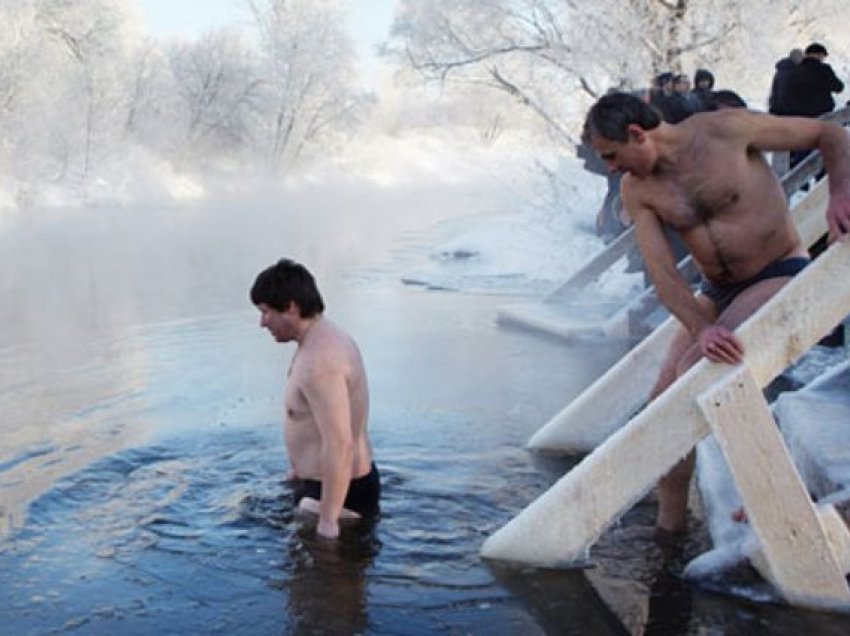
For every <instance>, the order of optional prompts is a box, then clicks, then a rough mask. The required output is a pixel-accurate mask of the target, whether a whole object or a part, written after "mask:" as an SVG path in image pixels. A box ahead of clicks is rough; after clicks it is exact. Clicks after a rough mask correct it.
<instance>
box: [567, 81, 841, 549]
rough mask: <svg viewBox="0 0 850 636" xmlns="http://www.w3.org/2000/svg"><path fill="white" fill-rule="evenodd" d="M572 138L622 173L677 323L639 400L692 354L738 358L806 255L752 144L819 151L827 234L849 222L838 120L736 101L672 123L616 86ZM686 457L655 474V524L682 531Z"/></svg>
mask: <svg viewBox="0 0 850 636" xmlns="http://www.w3.org/2000/svg"><path fill="white" fill-rule="evenodd" d="M584 137H585V139H586V141H588V142H589V143H590V144H592V146H593V147H594V149H595V150H596V152H597V153H598V154H599V156H600V157H601V158H602V159H603V160H604V161H606V162H607V164H608V166H609V168H610V169H611V170H617V171H620V172H624V173H627V174H626V176H625V177H624V178H623V181H622V199H623V203H624V204H625V207H626V209H627V211H628V213H629V215H630V216H631V218H632V220H633V221H634V225H635V232H636V236H637V240H638V244H639V246H640V249H641V252H642V253H643V256H644V259H645V261H646V264H647V267H648V270H649V274H650V277H651V279H652V281H653V283H654V284H655V287H656V289H657V291H658V296H659V298H660V299H661V301H662V302H663V303H664V305H665V306H666V307H667V308H668V309H669V310H670V312H671V313H672V314H673V315H674V316H675V317H676V318H677V319H678V320H679V322H680V330H679V332H678V333H677V335H676V336H675V337H674V339H673V342H672V344H671V345H670V350H669V352H668V354H667V357H666V359H665V361H664V363H663V365H662V369H661V372H660V374H659V377H658V380H657V382H656V385H655V386H654V387H653V389H652V391H651V393H650V400H651V399H653V398H655V397H656V396H658V395H659V394H660V393H662V392H663V391H664V390H665V389H666V388H667V387H668V386H670V385H671V384H672V383H673V382H674V381H675V380H676V378H677V377H679V376H680V375H681V374H682V373H684V372H685V371H686V370H687V369H688V368H690V367H691V366H693V365H694V364H695V363H696V362H697V361H698V360H699V359H700V358H701V357H703V356H704V357H706V358H708V359H709V360H711V361H713V362H721V363H727V364H736V363H738V362H740V361H741V360H742V358H743V356H744V353H745V352H744V350H743V346H742V344H741V342H740V340H739V339H738V338H737V337H736V336H735V334H734V332H733V330H734V329H735V328H736V327H738V326H739V325H740V324H741V323H742V322H743V321H744V320H745V319H746V318H748V317H749V316H750V315H752V314H753V313H754V312H755V311H756V310H757V309H758V308H759V307H761V306H762V305H763V304H764V303H765V302H767V300H769V299H770V298H771V297H772V296H773V295H774V294H775V293H776V292H777V291H779V289H780V288H781V287H782V286H783V285H785V284H786V283H787V282H788V281H789V280H790V278H791V277H792V276H794V275H795V274H796V273H798V272H799V271H800V270H801V269H802V268H803V267H805V265H806V263H807V262H808V257H807V252H806V248H805V246H804V245H802V243H801V240H800V237H799V235H798V234H797V231H796V228H795V227H794V224H793V222H792V220H791V217H790V215H789V210H788V204H787V202H786V199H785V195H784V193H783V190H782V187H781V186H780V184H779V181H778V179H777V178H776V175H775V174H774V173H773V171H772V170H771V168H770V166H769V165H768V164H767V162H766V161H765V159H764V156H763V155H762V151H779V150H789V149H798V148H817V149H818V150H820V152H821V154H822V155H823V160H824V165H825V167H826V169H827V171H828V173H829V192H830V197H829V206H828V208H827V222H828V225H829V234H830V239H836V238H841V237H844V236H845V235H846V234H847V233H848V231H850V141H848V137H847V133H846V132H845V131H844V130H843V129H842V128H841V127H839V126H835V125H832V124H827V123H824V122H822V121H819V120H814V119H806V118H788V117H786V118H780V117H773V116H770V115H761V114H756V113H752V112H749V111H745V110H743V109H732V110H724V111H719V112H714V113H702V114H697V115H694V116H692V117H690V118H689V119H687V120H685V121H684V122H682V123H680V124H677V125H675V126H674V125H670V124H667V123H664V122H662V121H661V119H660V116H659V115H658V113H657V111H655V110H654V109H652V108H651V107H650V106H648V105H647V104H645V103H644V102H642V101H641V100H640V99H637V98H636V97H633V96H631V95H627V94H624V93H616V94H613V95H607V96H605V97H603V98H602V99H600V100H599V101H598V102H597V103H596V104H595V105H594V106H593V107H592V108H591V109H590V111H589V113H588V115H587V119H586V121H585V128H584ZM662 223H667V224H668V225H670V226H672V227H673V228H674V229H675V230H677V231H678V232H679V234H680V236H681V237H682V240H683V241H684V242H685V244H686V245H687V246H688V249H689V250H690V251H691V254H692V255H693V258H694V261H695V262H696V263H697V265H698V266H699V268H700V270H701V272H702V275H703V278H704V282H703V285H702V288H701V291H702V295H701V296H694V294H693V293H692V292H691V289H690V288H689V287H688V285H687V283H686V281H685V280H684V279H683V278H682V277H681V276H680V275H679V273H678V271H677V269H676V262H675V259H674V257H673V252H672V250H671V248H670V244H669V242H668V239H667V238H666V237H665V234H664V231H663V229H662ZM670 425H671V426H675V425H676V423H675V422H670ZM693 468H694V453H693V451H692V452H691V453H690V454H689V455H688V456H687V457H686V458H684V459H683V460H681V461H680V462H679V463H678V464H677V465H676V466H675V467H674V468H673V469H672V470H671V471H670V473H668V474H667V475H666V476H665V477H664V478H662V480H661V481H660V482H659V484H658V499H659V512H658V520H657V527H658V529H659V530H660V531H662V532H666V533H680V532H684V531H685V529H686V512H687V502H688V486H689V484H690V478H691V475H692V473H693Z"/></svg>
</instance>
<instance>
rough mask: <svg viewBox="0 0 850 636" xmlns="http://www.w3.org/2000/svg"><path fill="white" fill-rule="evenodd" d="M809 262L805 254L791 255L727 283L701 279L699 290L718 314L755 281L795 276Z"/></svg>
mask: <svg viewBox="0 0 850 636" xmlns="http://www.w3.org/2000/svg"><path fill="white" fill-rule="evenodd" d="M809 262H810V261H809V259H808V258H806V257H805V256H792V257H791V258H786V259H784V260H781V261H775V262H773V263H771V264H770V265H768V266H767V267H765V268H764V269H763V270H761V271H760V272H759V273H758V274H756V275H755V276H751V277H750V278H747V279H746V280H742V281H741V282H738V283H730V284H728V285H713V284H711V283H710V282H709V281H707V280H705V279H703V281H702V284H701V285H700V291H701V292H702V293H703V294H705V295H706V296H708V297H709V298H711V300H712V301H714V306H715V307H717V313H718V314H720V313H723V311H724V310H725V309H726V308H727V307H728V306H729V305H730V304H732V301H733V300H735V298H736V297H737V296H738V294H740V293H741V292H742V291H744V290H745V289H747V288H748V287H752V286H753V285H755V284H756V283H758V282H761V281H763V280H767V279H769V278H781V277H782V276H796V275H797V274H799V273H800V272H801V271H802V270H803V268H804V267H805V266H806V265H808V264H809Z"/></svg>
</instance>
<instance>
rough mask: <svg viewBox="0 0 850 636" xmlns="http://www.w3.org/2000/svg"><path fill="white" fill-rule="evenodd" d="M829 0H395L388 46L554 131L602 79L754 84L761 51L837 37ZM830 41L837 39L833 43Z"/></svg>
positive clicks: (761, 81)
mask: <svg viewBox="0 0 850 636" xmlns="http://www.w3.org/2000/svg"><path fill="white" fill-rule="evenodd" d="M840 5H841V3H840V2H838V1H837V0H807V1H806V2H802V1H793V0H786V1H785V2H775V1H768V0H751V2H746V3H742V2H738V1H737V0H597V1H596V2H577V1H575V0H477V1H473V2H457V1H456V0H432V1H430V2H419V1H417V0H401V3H400V6H399V10H398V13H397V17H396V20H395V23H394V26H393V40H392V43H391V46H390V47H389V50H390V51H391V52H392V53H393V54H395V55H396V56H398V57H399V58H400V59H402V60H404V61H405V63H406V64H407V66H408V67H409V68H410V69H413V70H414V71H415V72H417V73H418V74H419V75H420V76H421V77H422V78H424V79H425V80H426V81H439V82H441V83H443V84H444V85H451V84H452V83H456V82H459V83H465V84H473V85H477V86H479V87H481V89H482V90H490V91H493V90H495V91H499V92H501V93H503V94H507V95H510V96H512V97H513V98H514V100H515V102H516V103H517V104H519V105H521V107H522V108H523V109H525V110H528V111H531V112H533V113H535V114H536V116H537V117H538V118H539V119H540V120H541V121H543V122H545V124H546V126H547V128H548V130H549V131H550V132H554V133H556V134H557V136H558V137H559V138H560V139H561V140H562V141H566V140H571V139H574V134H575V130H576V127H577V122H578V121H580V119H581V114H582V113H583V112H584V110H585V108H586V106H587V104H588V103H589V102H590V101H591V100H592V99H594V98H596V97H598V96H599V95H601V94H602V93H604V92H605V91H606V90H608V89H609V88H611V87H616V88H623V89H638V88H644V87H646V86H647V85H648V82H649V80H650V78H651V77H652V76H653V75H654V74H656V73H658V72H660V71H666V70H670V71H676V72H688V73H692V72H693V71H694V70H695V69H696V68H698V67H701V66H706V67H708V68H711V69H712V70H713V71H714V72H715V75H716V76H717V77H718V80H719V81H720V82H721V83H722V85H723V87H724V88H733V89H737V90H739V91H741V92H743V93H758V94H760V93H761V92H762V91H766V87H767V86H769V83H770V76H771V74H772V66H773V61H775V60H776V59H777V57H780V56H781V55H784V54H785V53H787V51H788V49H789V48H791V47H792V46H794V45H797V46H799V45H803V46H804V45H805V43H806V41H807V40H809V39H810V38H814V37H822V38H824V39H830V38H829V36H832V37H833V39H834V40H836V44H838V41H842V42H844V41H846V36H844V35H843V33H841V32H840V31H839V30H838V29H837V28H836V27H837V25H839V24H840V23H841V22H840V21H839V20H836V17H837V16H838V11H839V7H840ZM836 48H838V47H837V46H836Z"/></svg>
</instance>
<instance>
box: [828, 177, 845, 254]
mask: <svg viewBox="0 0 850 636" xmlns="http://www.w3.org/2000/svg"><path fill="white" fill-rule="evenodd" d="M826 222H827V224H828V225H829V241H830V243H831V242H832V241H835V240H837V239H842V240H843V239H844V238H845V237H846V236H847V235H848V233H850V192H848V191H846V190H844V191H842V192H838V193H831V194H830V196H829V205H828V206H827V208H826Z"/></svg>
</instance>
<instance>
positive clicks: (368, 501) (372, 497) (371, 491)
mask: <svg viewBox="0 0 850 636" xmlns="http://www.w3.org/2000/svg"><path fill="white" fill-rule="evenodd" d="M293 494H294V496H295V505H296V506H297V505H298V503H299V502H300V501H301V500H302V499H303V498H304V497H310V498H311V499H315V500H316V501H319V500H321V498H322V482H320V481H319V480H317V479H295V480H294V485H293ZM380 499H381V475H380V473H378V467H377V466H375V464H374V462H373V463H372V470H370V471H369V474H367V475H363V477H358V478H357V479H352V480H351V482H350V483H349V484H348V494H346V495H345V503H343V504H342V505H343V506H344V507H345V508H348V509H349V510H353V511H354V512H356V513H357V514H359V515H360V516H362V517H374V516H376V515H377V514H378V513H379V512H380V510H381V509H380V505H379V501H380Z"/></svg>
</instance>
